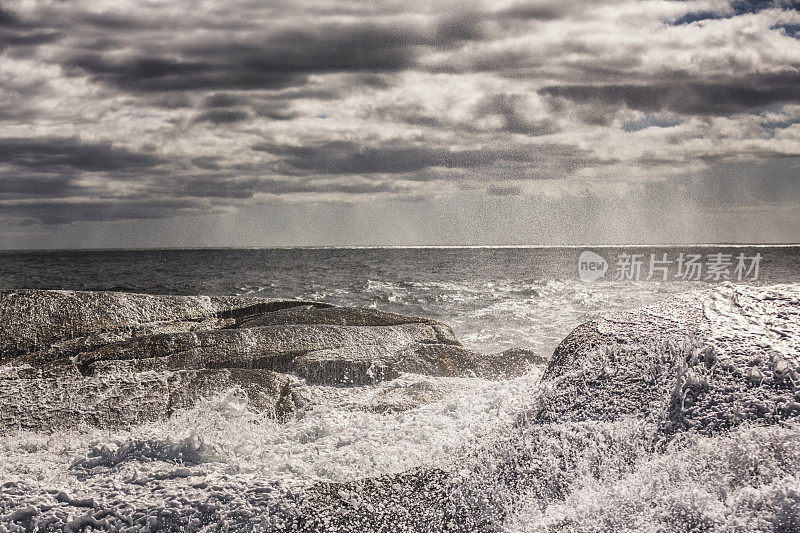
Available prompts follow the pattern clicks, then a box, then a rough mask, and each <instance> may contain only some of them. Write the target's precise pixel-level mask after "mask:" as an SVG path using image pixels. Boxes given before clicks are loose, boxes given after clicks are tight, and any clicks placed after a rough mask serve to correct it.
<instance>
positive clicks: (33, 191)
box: [0, 174, 81, 199]
mask: <svg viewBox="0 0 800 533" xmlns="http://www.w3.org/2000/svg"><path fill="white" fill-rule="evenodd" d="M74 178H75V177H74V176H64V175H60V176H47V175H44V176H43V175H41V174H34V175H30V176H24V175H18V174H14V175H7V176H3V175H2V174H0V198H2V199H9V198H17V197H31V196H42V197H53V196H56V197H59V196H60V197H65V196H70V195H73V194H77V193H79V192H80V191H81V188H80V187H78V186H76V185H75V183H74Z"/></svg>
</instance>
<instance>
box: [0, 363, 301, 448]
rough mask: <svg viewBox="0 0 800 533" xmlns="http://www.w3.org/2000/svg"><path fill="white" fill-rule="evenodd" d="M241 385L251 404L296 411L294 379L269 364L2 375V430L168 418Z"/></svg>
mask: <svg viewBox="0 0 800 533" xmlns="http://www.w3.org/2000/svg"><path fill="white" fill-rule="evenodd" d="M232 388H236V389H239V390H241V391H242V392H243V393H244V394H245V395H246V397H247V400H248V405H249V406H250V407H251V408H252V409H254V410H258V411H262V412H265V413H267V414H269V415H272V416H275V417H284V416H287V415H288V414H289V413H291V411H292V409H293V408H294V402H293V400H292V396H291V388H290V385H289V379H288V378H287V377H286V376H283V375H282V374H277V373H275V372H270V371H268V370H247V371H244V370H241V369H216V370H181V371H176V372H139V373H135V374H127V373H119V374H108V375H102V376H94V377H92V378H86V377H84V376H81V375H77V376H76V375H74V374H73V375H64V376H61V377H47V378H30V377H22V378H19V377H16V376H15V377H9V376H7V375H0V405H2V406H3V408H2V411H0V433H5V432H6V431H9V430H14V429H47V430H49V431H53V430H56V429H60V428H63V427H70V426H76V425H81V424H90V425H94V426H100V427H119V426H130V425H132V424H140V423H144V422H151V421H156V420H162V419H165V418H168V417H169V416H170V415H171V414H172V413H173V412H175V411H176V410H177V409H181V408H185V407H191V406H192V405H194V404H195V403H196V402H197V401H198V400H199V399H201V398H204V397H210V396H213V395H216V394H219V393H221V392H224V391H227V390H230V389H232Z"/></svg>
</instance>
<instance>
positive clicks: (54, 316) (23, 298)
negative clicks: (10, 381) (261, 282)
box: [0, 290, 326, 361]
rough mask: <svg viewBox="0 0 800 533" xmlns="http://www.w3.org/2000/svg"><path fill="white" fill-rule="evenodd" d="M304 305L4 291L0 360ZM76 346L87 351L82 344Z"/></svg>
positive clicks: (0, 308) (0, 302) (222, 323)
mask: <svg viewBox="0 0 800 533" xmlns="http://www.w3.org/2000/svg"><path fill="white" fill-rule="evenodd" d="M303 304H308V302H299V301H271V300H267V301H265V300H258V299H255V298H244V297H233V296H231V297H215V296H153V295H148V294H129V293H121V292H92V291H41V290H12V291H0V323H2V324H3V327H2V329H0V361H2V360H3V359H7V358H9V357H12V356H16V355H20V354H24V353H29V352H33V351H36V350H41V349H44V348H48V347H50V346H52V345H56V344H58V343H62V342H66V341H71V340H72V341H74V340H75V339H79V338H83V337H85V338H86V339H85V341H84V342H85V343H88V345H89V346H91V345H94V344H99V345H102V344H107V343H108V342H109V340H121V339H122V338H130V337H133V336H137V335H141V334H153V333H160V332H174V331H181V330H187V329H191V328H193V327H199V328H200V329H211V328H214V327H225V326H227V325H228V324H229V323H230V322H228V319H233V320H242V319H245V318H246V317H247V316H251V315H254V314H259V313H264V312H270V311H276V310H280V309H283V308H285V307H291V306H295V305H303ZM312 305H326V304H312ZM104 334H105V335H109V336H108V337H104V336H103V335H104ZM78 344H79V345H80V343H78ZM74 349H77V350H78V351H83V350H81V349H80V348H79V346H78V347H75V348H74ZM64 350H70V351H73V347H72V346H70V345H67V346H65V347H64V348H63V349H61V351H64Z"/></svg>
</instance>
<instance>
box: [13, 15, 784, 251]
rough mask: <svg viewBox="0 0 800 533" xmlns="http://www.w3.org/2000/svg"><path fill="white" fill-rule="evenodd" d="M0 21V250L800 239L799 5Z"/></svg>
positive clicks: (40, 17)
mask: <svg viewBox="0 0 800 533" xmlns="http://www.w3.org/2000/svg"><path fill="white" fill-rule="evenodd" d="M0 6H1V7H0V54H2V58H0V248H25V247H28V248H29V247H34V248H53V247H55V248H59V247H115V246H122V247H128V246H274V245H279V246H286V245H359V244H366V245H368V244H378V245H384V244H385V245H401V244H580V243H653V242H661V243H665V242H675V243H683V242H798V241H800V2H796V1H788V0H775V1H751V2H742V1H733V2H731V1H724V0H697V1H695V0H689V1H675V0H669V1H666V0H661V1H659V0H652V1H628V0H591V1H579V0H558V1H541V0H527V1H487V2H465V1H464V0H459V1H457V2H449V1H442V2H430V1H427V0H426V1H416V0H409V1H404V2H385V1H369V2H365V1H362V0H352V1H349V0H294V1H291V2H287V1H281V2H278V1H273V0H241V1H229V0H226V1H225V2H219V1H217V2H212V1H194V0H174V1H171V2H167V1H163V2H162V1H159V2H156V1H150V0H137V1H123V0H113V1H110V0H92V1H83V0H60V1H55V2H51V1H38V0H21V1H14V0H12V1H11V2H7V1H4V2H3V3H2V4H0Z"/></svg>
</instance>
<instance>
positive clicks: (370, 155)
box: [253, 141, 521, 174]
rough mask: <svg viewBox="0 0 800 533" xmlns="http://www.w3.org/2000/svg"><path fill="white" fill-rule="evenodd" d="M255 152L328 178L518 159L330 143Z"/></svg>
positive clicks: (505, 154) (263, 147)
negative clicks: (326, 175) (269, 155)
mask: <svg viewBox="0 0 800 533" xmlns="http://www.w3.org/2000/svg"><path fill="white" fill-rule="evenodd" d="M253 150H256V151H262V152H269V153H271V154H274V155H278V156H282V157H283V162H285V163H286V164H287V165H289V166H290V167H293V168H295V169H298V170H303V171H310V172H316V173H326V174H373V173H387V174H398V173H406V172H417V171H420V170H424V169H427V168H430V167H445V168H474V167H480V166H485V165H489V164H491V163H493V162H495V161H497V160H499V159H507V158H511V159H519V158H520V157H521V155H520V154H518V153H514V152H510V151H507V150H502V149H498V150H492V149H475V150H469V149H464V150H449V149H447V148H442V147H432V146H424V145H419V146H415V145H401V144H398V145H395V146H391V145H381V146H374V147H372V146H361V145H360V144H357V143H353V142H349V141H329V142H325V143H321V144H318V145H313V146H279V145H270V144H260V145H255V146H253Z"/></svg>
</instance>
